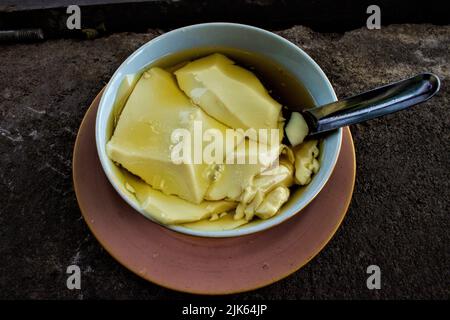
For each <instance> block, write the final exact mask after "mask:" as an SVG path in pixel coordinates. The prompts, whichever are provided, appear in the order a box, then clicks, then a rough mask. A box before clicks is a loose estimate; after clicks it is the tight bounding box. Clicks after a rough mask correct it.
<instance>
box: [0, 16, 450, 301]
mask: <svg viewBox="0 0 450 320" xmlns="http://www.w3.org/2000/svg"><path fill="white" fill-rule="evenodd" d="M159 33H160V32H159V31H149V33H147V34H129V33H123V34H116V35H112V36H109V37H106V38H100V39H97V40H93V41H77V40H55V41H48V42H44V43H41V44H29V45H19V44H18V45H9V46H2V47H0V61H1V62H2V64H1V66H0V190H1V193H0V203H1V208H0V226H1V227H0V256H1V262H0V269H1V272H0V288H2V290H1V291H0V298H7V299H12V298H39V299H43V298H64V299H83V298H84V299H86V298H161V299H170V298H183V297H188V295H186V294H183V293H178V292H172V291H170V290H167V289H164V288H161V287H159V286H157V285H154V284H151V283H147V282H146V281H144V280H142V279H140V278H138V277H137V276H135V275H133V274H132V273H130V272H129V271H127V270H126V269H125V268H124V267H122V266H121V265H120V264H119V263H117V262H116V261H115V260H114V259H113V258H112V257H111V256H109V254H108V253H107V252H106V251H105V250H103V249H102V247H101V246H100V245H99V244H98V242H97V241H96V240H95V238H94V237H93V236H92V235H91V233H90V232H89V230H88V228H87V226H86V224H85V223H84V221H83V219H82V217H81V214H80V211H79V209H78V205H77V201H76V198H75V194H74V191H73V186H72V177H71V165H72V163H71V158H72V148H73V145H74V141H75V137H76V134H77V129H78V127H79V124H80V122H81V120H82V118H83V115H84V113H85V111H86V109H87V107H88V106H89V104H90V102H91V101H92V99H93V98H94V97H95V95H96V94H97V93H98V91H99V90H100V89H101V88H102V87H103V86H104V85H105V83H106V82H107V81H108V79H109V77H110V76H111V75H112V73H113V72H114V70H115V69H116V68H117V67H118V66H119V64H120V63H121V62H122V61H123V60H124V59H125V58H126V57H127V56H128V55H129V54H130V53H131V52H133V50H135V49H136V48H137V47H139V46H140V45H142V44H143V43H145V42H146V41H148V40H150V39H151V38H153V37H155V36H156V35H157V34H159ZM279 34H281V35H282V36H284V37H286V38H287V39H289V40H291V41H293V42H294V43H296V44H297V45H299V46H300V47H302V48H303V49H304V50H305V51H306V52H307V53H308V54H310V55H311V56H312V57H313V58H314V59H315V60H316V61H317V62H318V63H319V64H320V65H321V67H322V68H323V70H324V71H325V73H326V74H327V75H328V76H329V78H330V80H331V82H332V84H333V86H334V87H335V89H336V92H337V94H338V96H339V97H344V96H348V95H352V94H355V93H358V92H360V91H363V90H366V89H369V88H372V87H374V86H378V85H381V84H383V83H387V82H390V81H394V80H398V79H401V78H405V77H408V76H411V75H413V74H415V73H419V72H422V71H431V72H434V73H436V74H437V75H439V76H440V78H441V79H442V81H443V84H442V89H441V92H440V93H439V94H438V95H437V96H436V97H435V98H433V99H432V100H431V101H429V102H427V103H425V104H422V105H420V106H417V107H415V108H413V109H410V110H407V111H404V112H401V113H397V114H394V115H390V116H387V117H384V118H382V119H376V120H372V121H369V122H367V123H365V124H362V125H357V126H353V127H352V128H351V129H352V132H353V136H354V139H355V146H356V155H357V180H356V188H355V193H354V197H353V201H352V203H351V207H350V210H349V212H348V215H347V217H346V219H345V220H344V222H343V224H342V226H341V228H340V229H339V230H338V232H337V233H336V235H335V236H334V238H333V239H332V240H331V242H330V243H329V244H328V246H327V247H326V248H325V249H324V250H323V251H322V252H321V253H320V254H319V255H318V256H317V257H316V258H315V259H313V260H312V261H311V262H310V263H309V264H308V265H306V266H305V267H304V268H302V269H301V270H300V271H298V272H296V273H295V274H293V275H291V276H289V277H288V278H286V279H284V280H282V281H279V282H277V283H275V284H273V285H270V286H268V287H265V288H262V289H259V290H256V291H253V292H250V293H244V294H238V295H234V296H232V298H236V299H259V298H270V299H280V298H288V299H295V298H312V299H321V298H344V299H349V298H363V299H366V298H367V299H387V298H441V299H443V298H448V297H449V295H450V290H449V288H450V286H449V282H448V266H449V265H450V252H449V250H448V248H449V240H450V239H449V238H450V233H449V232H448V230H449V227H450V225H449V195H450V188H449V181H450V170H449V169H450V136H449V134H450V130H449V129H450V111H449V110H450V109H449V105H448V104H449V97H450V92H449V89H448V86H447V81H448V80H449V79H450V70H449V65H450V56H449V49H450V27H448V26H443V27H436V26H431V25H396V26H390V27H385V28H382V30H379V31H368V30H365V29H359V30H355V31H351V32H348V33H345V34H319V33H314V32H312V31H311V30H310V29H307V28H304V27H294V28H291V29H288V30H283V31H279ZM70 264H78V265H79V266H80V267H81V269H82V272H83V278H82V290H81V291H76V290H75V291H70V290H68V289H67V288H66V273H65V271H66V267H67V266H68V265H70ZM371 264H376V265H379V266H380V267H381V270H382V289H381V290H378V291H370V290H368V289H367V288H366V278H367V274H366V268H367V266H369V265H371Z"/></svg>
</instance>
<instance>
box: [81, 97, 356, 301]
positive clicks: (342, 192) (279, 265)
mask: <svg viewBox="0 0 450 320" xmlns="http://www.w3.org/2000/svg"><path fill="white" fill-rule="evenodd" d="M99 100H100V94H99V95H98V96H97V97H96V98H95V100H94V101H93V102H92V105H91V106H90V108H89V110H88V111H87V113H86V115H85V117H84V120H83V122H82V123H81V127H80V129H79V131H78V136H77V140H76V143H75V149H74V155H73V180H74V186H75V192H76V195H77V199H78V203H79V206H80V209H81V212H82V214H83V217H84V219H85V221H86V223H87V224H88V226H89V228H90V229H91V231H92V233H93V234H94V235H95V237H96V238H97V239H98V241H99V242H100V243H101V244H102V246H103V247H104V248H105V249H106V250H107V251H108V252H109V253H110V254H111V255H112V256H113V257H114V258H115V259H116V260H117V261H119V262H120V263H121V264H123V265H124V266H125V267H126V268H128V269H129V270H131V271H132V272H134V273H136V274H138V275H139V276H141V277H142V278H144V279H147V280H149V281H151V282H154V283H156V284H159V285H161V286H163V287H167V288H170V289H174V290H178V291H184V292H191V293H199V294H229V293H236V292H242V291H248V290H253V289H256V288H260V287H263V286H266V285H269V284H271V283H273V282H275V281H278V280H280V279H282V278H284V277H286V276H288V275H289V274H291V273H293V272H295V271H297V270H298V269H300V268H301V267H302V266H303V265H305V264H306V263H307V262H308V261H310V260H311V259H312V258H313V257H314V256H315V255H317V254H318V253H319V252H320V250H322V248H323V247H324V246H325V245H326V244H327V242H328V241H329V240H330V239H331V237H332V236H333V235H334V233H335V232H336V230H337V228H338V227H339V225H340V223H341V222H342V220H343V218H344V216H345V213H346V211H347V209H348V206H349V204H350V200H351V197H352V192H353V186H354V182H355V152H354V147H353V140H352V137H351V134H350V130H349V129H348V128H346V129H345V130H344V137H343V142H342V148H341V153H340V156H339V159H338V162H337V164H336V167H335V170H334V173H333V175H332V176H331V178H330V180H329V181H328V183H327V184H326V186H325V187H324V189H323V190H322V191H321V192H320V194H319V195H318V196H317V197H316V198H315V199H314V200H313V201H312V202H311V203H310V204H309V205H308V206H307V207H306V209H304V210H303V211H302V212H301V213H300V214H298V215H296V216H294V217H293V218H291V219H290V220H288V221H285V222H284V223H282V224H280V225H278V226H276V227H273V228H272V229H270V230H266V231H262V232H260V233H256V234H252V235H247V236H242V237H238V238H222V239H212V238H199V237H192V236H187V235H184V234H180V233H177V232H174V231H170V230H168V229H166V228H164V227H162V226H159V225H158V224H156V223H153V222H151V221H150V220H148V219H146V218H145V217H143V216H142V215H141V214H139V213H138V212H136V211H134V209H132V208H131V207H130V206H129V205H128V204H127V203H126V202H124V201H123V200H122V198H121V197H120V196H119V195H118V194H117V193H116V191H115V190H114V189H113V187H112V186H111V185H110V183H109V181H108V180H107V178H106V176H105V175H104V173H103V170H102V167H101V165H100V162H99V159H98V156H97V150H96V146H95V129H94V128H95V116H96V112H97V108H98V103H99Z"/></svg>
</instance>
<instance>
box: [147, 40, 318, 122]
mask: <svg viewBox="0 0 450 320" xmlns="http://www.w3.org/2000/svg"><path fill="white" fill-rule="evenodd" d="M213 53H222V54H224V55H225V56H227V57H229V58H230V59H231V60H233V61H235V62H236V64H237V65H240V66H241V67H243V68H245V69H247V70H250V71H252V72H253V73H254V74H255V75H256V76H257V77H258V79H259V80H260V81H261V82H262V84H263V85H264V87H265V88H266V89H267V90H268V91H269V93H270V95H271V96H272V98H274V99H275V100H276V101H278V102H279V103H281V104H282V105H283V106H285V107H287V108H288V109H292V110H303V109H307V108H311V107H314V106H315V105H316V104H315V102H314V100H313V98H312V96H311V95H310V93H309V92H308V90H307V89H306V88H305V87H304V86H303V85H302V84H301V83H300V82H299V81H298V80H297V79H296V78H295V77H294V76H293V75H292V74H291V73H290V72H289V71H288V70H286V69H284V68H283V67H281V66H280V65H279V64H277V63H276V62H274V61H273V60H271V59H269V58H266V57H264V56H263V55H261V54H256V53H252V52H247V51H243V50H238V49H231V48H222V47H209V48H196V49H191V50H186V51H181V52H178V53H175V54H171V55H168V56H165V57H163V58H161V59H159V60H158V61H157V62H155V63H153V64H152V65H150V66H149V68H151V67H160V68H163V69H166V70H167V71H169V72H173V71H175V70H177V69H179V68H181V67H182V66H184V65H185V64H186V63H188V62H189V61H192V60H195V59H199V58H202V57H204V56H207V55H210V54H213ZM287 108H283V115H284V117H285V118H287V119H289V116H290V112H289V110H288V109H287Z"/></svg>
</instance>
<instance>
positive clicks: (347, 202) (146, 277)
mask: <svg viewBox="0 0 450 320" xmlns="http://www.w3.org/2000/svg"><path fill="white" fill-rule="evenodd" d="M103 92H104V88H103V89H102V90H101V91H100V92H99V93H98V94H97V95H96V97H95V98H94V99H93V100H92V102H91V104H90V105H89V107H88V109H87V110H86V112H85V114H84V116H83V119H82V121H81V123H80V125H79V128H78V131H77V136H76V139H75V143H74V147H73V151H72V184H73V188H74V192H75V197H76V200H77V203H78V207H79V209H80V213H81V216H82V217H83V220H84V221H85V222H86V224H87V226H88V228H89V230H90V232H91V233H92V234H93V235H94V237H95V239H96V240H97V241H98V243H99V244H100V245H101V246H102V247H103V248H104V249H105V250H106V252H108V254H109V255H110V256H111V257H113V258H114V260H116V261H117V262H118V263H119V264H121V265H122V266H124V267H125V268H126V269H128V270H129V271H131V272H132V273H133V274H135V275H137V276H138V277H139V278H142V279H144V280H146V281H149V282H151V283H153V284H156V285H159V286H161V287H163V288H166V289H169V290H173V291H177V292H182V293H189V294H195V295H207V296H218V295H231V294H237V293H243V292H249V291H254V290H257V289H260V288H263V287H266V286H269V285H271V284H274V283H276V282H278V281H280V280H282V279H284V278H286V277H288V276H290V275H292V274H293V273H295V272H297V271H298V270H300V269H301V268H303V267H304V266H305V265H307V264H308V263H309V262H311V261H312V260H313V259H314V258H315V257H316V256H317V255H318V254H319V253H320V252H321V251H322V250H323V249H324V248H325V247H326V246H327V244H328V243H329V242H330V241H331V239H332V238H333V237H334V235H335V234H336V232H337V230H338V229H339V227H340V226H341V224H342V222H343V221H344V219H345V217H346V215H347V212H348V209H349V207H350V203H351V200H352V198H353V192H354V189H355V182H356V151H355V145H354V140H353V137H352V134H351V130H350V128H349V127H345V128H343V129H344V130H343V134H342V138H341V145H340V147H339V148H340V150H339V155H340V153H341V152H342V143H343V139H344V135H345V134H348V138H349V139H350V142H351V143H350V145H351V150H352V157H351V159H352V162H353V166H352V168H353V170H352V171H353V172H352V175H351V178H352V179H351V192H349V194H348V196H347V198H346V199H345V204H344V206H343V208H344V209H343V210H342V211H343V213H342V214H341V217H340V220H339V221H338V223H337V224H336V226H335V228H334V230H333V231H332V232H330V234H329V236H328V237H327V239H326V240H325V241H324V242H323V243H321V244H320V245H319V246H318V248H317V250H315V252H314V254H312V255H311V256H310V257H308V259H305V261H304V262H303V263H302V264H299V265H296V266H295V267H294V268H292V269H289V271H288V272H287V273H284V274H281V275H280V276H278V277H275V278H271V279H270V281H264V282H263V283H258V284H257V285H256V286H251V287H248V288H244V289H238V290H230V291H223V292H211V291H202V290H195V289H194V290H192V289H189V290H188V289H184V290H183V289H181V288H177V287H173V286H172V285H168V284H166V283H164V282H162V281H159V280H154V279H153V278H152V277H150V276H149V275H148V273H145V274H141V273H139V272H138V271H137V270H134V269H133V268H132V267H130V266H129V265H128V263H127V261H124V260H123V259H119V258H118V257H117V255H116V254H115V253H114V250H111V248H110V247H109V246H108V245H106V243H104V242H103V241H102V240H101V237H99V236H98V235H97V233H96V231H95V230H96V228H95V227H94V226H93V224H92V223H91V222H90V221H89V219H87V218H86V215H85V213H84V212H85V211H86V209H84V208H83V205H82V201H81V200H80V198H79V191H77V190H78V187H77V183H76V178H75V177H76V176H77V175H76V173H75V172H76V170H75V168H76V165H75V163H76V162H77V161H76V158H77V157H76V155H77V150H78V149H79V147H78V146H79V143H80V138H79V136H80V132H81V128H82V127H83V126H84V125H85V122H86V119H87V118H88V116H89V114H90V112H93V111H92V107H93V105H94V104H95V102H96V101H99V99H100V96H101V95H102V93H103ZM338 159H339V156H338ZM336 163H337V161H336ZM336 163H335V166H334V168H333V172H334V170H335V169H336ZM325 185H326V184H325ZM325 185H324V186H325ZM322 191H323V188H322V189H321V190H320V192H322ZM320 192H318V193H317V195H318V194H320ZM317 195H316V196H317ZM316 196H315V197H316ZM315 197H314V198H313V199H315ZM313 199H311V201H312V200H313ZM122 201H125V200H123V199H122ZM311 201H310V202H309V203H308V205H309V204H310V203H311ZM298 214H300V212H297V213H296V214H294V215H292V217H293V216H297V215H298ZM292 217H289V218H288V219H286V220H284V221H283V222H281V223H279V224H276V225H274V226H273V227H272V228H274V227H277V226H279V225H280V224H282V223H285V222H287V221H289V220H290V219H291V218H292ZM150 221H151V222H152V223H156V222H154V221H152V220H150ZM158 225H160V224H158ZM160 226H161V225H160ZM162 227H164V226H162ZM168 230H170V231H173V232H177V233H179V234H182V235H185V236H188V237H195V238H204V239H205V240H206V241H207V240H208V239H218V238H211V237H201V236H195V235H188V234H185V233H180V232H178V231H176V230H174V229H168ZM265 231H267V229H266V230H261V231H259V232H265ZM259 232H257V233H253V234H258V233H259ZM250 235H251V234H250ZM245 236H248V235H247V234H246V235H241V236H236V237H233V238H240V237H245ZM219 239H226V238H219Z"/></svg>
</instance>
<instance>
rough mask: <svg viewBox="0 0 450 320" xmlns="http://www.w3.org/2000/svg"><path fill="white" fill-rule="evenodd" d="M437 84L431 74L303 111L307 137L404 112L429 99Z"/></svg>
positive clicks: (436, 80)
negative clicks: (308, 132) (307, 129)
mask: <svg viewBox="0 0 450 320" xmlns="http://www.w3.org/2000/svg"><path fill="white" fill-rule="evenodd" d="M439 87H440V80H439V78H438V77H437V76H435V75H434V74H432V73H422V74H418V75H416V76H414V77H412V78H409V79H406V80H402V81H399V82H395V83H391V84H388V85H385V86H383V87H379V88H376V89H373V90H370V91H367V92H364V93H361V94H358V95H356V96H353V97H350V98H346V99H343V100H339V101H336V102H333V103H329V104H326V105H323V106H320V107H315V108H312V109H308V110H304V111H303V115H304V117H305V119H306V121H307V122H308V125H309V130H310V134H316V133H321V132H326V131H330V130H333V129H337V128H340V127H344V126H348V125H350V124H355V123H360V122H364V121H366V120H369V119H373V118H376V117H380V116H383V115H386V114H389V113H393V112H396V111H400V110H403V109H406V108H408V107H410V106H413V105H415V104H419V103H421V102H424V101H426V100H428V99H430V98H431V97H432V96H433V95H434V94H435V93H436V92H438V91H439Z"/></svg>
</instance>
